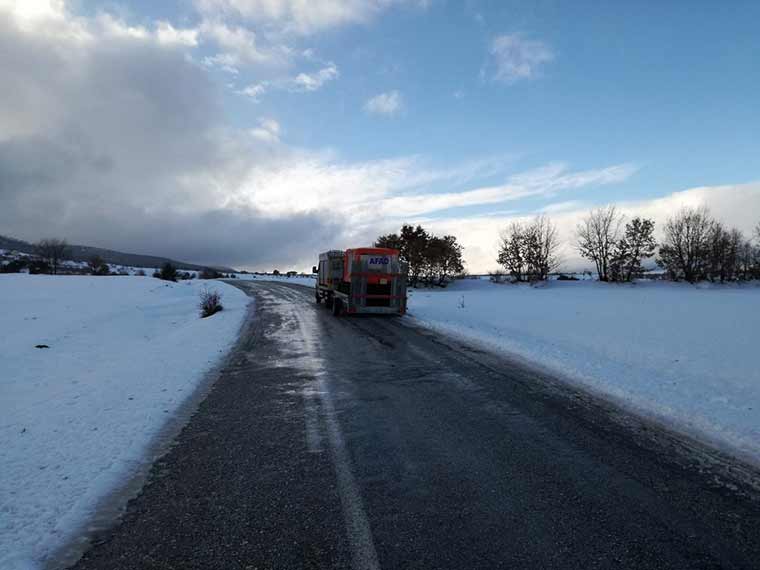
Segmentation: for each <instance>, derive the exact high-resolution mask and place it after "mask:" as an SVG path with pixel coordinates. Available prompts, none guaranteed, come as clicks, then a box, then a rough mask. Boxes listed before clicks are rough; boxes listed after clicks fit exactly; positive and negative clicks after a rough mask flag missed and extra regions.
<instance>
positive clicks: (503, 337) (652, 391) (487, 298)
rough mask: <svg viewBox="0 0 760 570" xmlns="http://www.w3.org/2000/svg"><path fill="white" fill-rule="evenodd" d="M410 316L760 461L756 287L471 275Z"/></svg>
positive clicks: (422, 301)
mask: <svg viewBox="0 0 760 570" xmlns="http://www.w3.org/2000/svg"><path fill="white" fill-rule="evenodd" d="M409 313H410V315H412V316H413V317H415V318H416V319H417V320H418V321H419V322H420V323H421V324H423V325H426V326H429V327H432V328H434V329H439V330H441V331H444V332H448V333H454V334H457V335H460V336H462V337H465V338H467V339H469V340H475V341H479V342H481V343H484V344H487V345H490V346H491V347H495V348H498V349H501V350H504V351H506V352H509V353H512V354H516V355H519V356H522V357H524V358H526V359H529V360H531V361H534V362H537V363H540V364H542V365H544V366H546V367H548V368H549V369H550V370H552V371H554V372H556V373H559V374H561V375H563V376H565V377H566V378H567V379H569V380H571V381H575V382H578V383H580V384H582V385H584V386H586V387H588V388H591V389H592V390H593V391H597V392H598V393H601V394H604V395H606V396H610V397H612V398H613V399H615V400H617V401H622V402H623V403H624V404H626V405H628V406H629V407H632V408H634V409H636V410H637V411H640V412H644V413H646V414H648V415H650V416H653V417H656V418H658V419H660V420H665V421H667V422H669V423H670V424H671V425H673V426H675V427H676V428H678V429H681V430H684V431H687V432H688V433H691V434H694V435H698V436H699V437H701V438H702V439H708V440H709V441H711V442H712V443H717V444H719V445H723V446H724V447H728V448H730V450H731V451H732V452H734V453H738V454H739V455H742V456H745V457H747V458H750V459H753V460H754V461H755V462H759V463H760V366H758V352H757V351H758V347H760V287H758V286H756V285H747V286H742V287H739V286H713V287H710V286H701V287H700V286H697V287H694V286H690V285H686V284H674V283H663V282H639V283H636V284H633V285H614V284H605V283H592V282H557V281H554V282H550V283H547V284H544V285H543V286H542V287H536V288H534V287H530V286H527V285H526V286H522V285H521V286H517V285H509V284H502V285H498V284H493V283H488V282H486V281H481V280H465V281H459V282H457V283H455V284H453V285H452V286H451V287H450V288H448V289H446V290H438V291H429V290H424V289H422V290H416V291H412V292H411V294H410V301H409Z"/></svg>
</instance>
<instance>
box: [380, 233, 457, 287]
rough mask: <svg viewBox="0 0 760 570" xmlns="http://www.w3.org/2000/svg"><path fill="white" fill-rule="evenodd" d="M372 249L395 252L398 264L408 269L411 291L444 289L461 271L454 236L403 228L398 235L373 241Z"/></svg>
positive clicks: (389, 235)
mask: <svg viewBox="0 0 760 570" xmlns="http://www.w3.org/2000/svg"><path fill="white" fill-rule="evenodd" d="M375 247H387V248H392V249H397V250H398V251H399V255H400V257H401V260H402V261H405V262H406V263H407V264H408V265H409V273H408V279H409V284H410V285H411V286H412V287H415V286H416V285H417V284H418V283H420V282H424V283H426V284H428V285H438V286H445V285H446V283H447V282H448V281H449V280H450V279H451V278H452V277H453V276H454V275H456V274H458V273H461V272H462V271H463V270H464V262H463V260H462V246H461V245H460V244H459V243H457V239H456V237H454V236H450V235H447V236H443V237H437V236H434V235H431V234H429V233H428V232H427V231H426V230H425V229H424V228H423V227H422V226H417V227H414V226H411V225H409V224H404V225H403V226H402V227H401V232H400V233H398V234H395V233H392V234H386V235H383V236H380V237H379V238H377V240H375Z"/></svg>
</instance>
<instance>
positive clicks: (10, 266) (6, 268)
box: [2, 259, 27, 273]
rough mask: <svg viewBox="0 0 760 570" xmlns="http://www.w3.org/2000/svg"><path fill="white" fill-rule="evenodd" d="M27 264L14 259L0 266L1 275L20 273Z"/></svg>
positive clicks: (21, 260)
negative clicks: (0, 267)
mask: <svg viewBox="0 0 760 570" xmlns="http://www.w3.org/2000/svg"><path fill="white" fill-rule="evenodd" d="M26 265H27V263H26V261H24V260H23V259H14V260H12V261H10V262H8V263H6V264H5V265H3V266H2V272H3V273H20V272H21V270H22V269H23V268H24V267H26Z"/></svg>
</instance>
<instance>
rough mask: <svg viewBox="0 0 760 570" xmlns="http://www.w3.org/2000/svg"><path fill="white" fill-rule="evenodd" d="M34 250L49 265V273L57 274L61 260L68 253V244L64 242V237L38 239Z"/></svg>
mask: <svg viewBox="0 0 760 570" xmlns="http://www.w3.org/2000/svg"><path fill="white" fill-rule="evenodd" d="M34 250H35V253H36V254H37V255H38V256H39V257H40V259H42V260H43V261H44V262H45V264H46V265H47V266H48V267H49V270H50V273H51V274H52V275H57V274H58V268H59V267H60V265H61V262H62V261H63V260H64V259H65V258H66V255H67V254H68V251H69V244H68V243H66V240H65V239H55V238H46V239H42V240H40V241H38V242H37V243H36V244H35V246H34Z"/></svg>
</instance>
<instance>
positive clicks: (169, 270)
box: [153, 261, 177, 281]
mask: <svg viewBox="0 0 760 570" xmlns="http://www.w3.org/2000/svg"><path fill="white" fill-rule="evenodd" d="M153 276H154V277H156V274H155V273H154V274H153ZM158 278H159V279H163V280H164V281H177V268H176V267H174V266H173V265H172V264H171V263H169V262H168V261H167V262H166V263H164V266H163V267H162V268H161V271H159V272H158Z"/></svg>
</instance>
